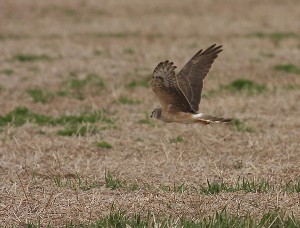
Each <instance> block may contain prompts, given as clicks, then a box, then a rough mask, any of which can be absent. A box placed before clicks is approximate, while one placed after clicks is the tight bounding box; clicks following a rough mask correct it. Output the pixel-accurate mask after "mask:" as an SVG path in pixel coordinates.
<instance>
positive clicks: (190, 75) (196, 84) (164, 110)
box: [151, 44, 232, 124]
mask: <svg viewBox="0 0 300 228" xmlns="http://www.w3.org/2000/svg"><path fill="white" fill-rule="evenodd" d="M221 51H222V45H220V46H216V44H214V45H212V46H210V47H209V48H207V49H206V50H204V51H202V49H201V50H200V51H198V52H197V53H196V54H195V55H194V56H193V57H192V58H191V59H190V61H188V62H187V63H186V64H185V66H184V67H183V68H182V69H181V71H179V73H178V74H177V75H175V71H174V70H175V68H176V66H174V65H173V62H170V61H168V60H166V61H164V62H161V63H159V64H158V65H157V67H156V68H155V69H154V72H153V75H152V81H151V86H152V90H153V92H154V93H155V94H156V96H157V97H158V99H159V101H160V103H161V105H162V107H159V108H156V109H154V110H153V112H152V114H151V117H153V118H157V119H159V120H161V121H163V122H166V123H171V122H176V123H185V124H186V123H201V124H211V123H221V122H223V123H229V122H230V121H231V120H232V119H230V118H222V117H214V116H210V115H205V114H202V113H199V112H198V111H199V104H200V100H201V93H202V88H203V80H204V79H205V77H206V75H207V73H208V71H209V69H210V67H211V65H212V64H213V62H214V60H215V59H216V58H217V57H218V54H219V53H220V52H221Z"/></svg>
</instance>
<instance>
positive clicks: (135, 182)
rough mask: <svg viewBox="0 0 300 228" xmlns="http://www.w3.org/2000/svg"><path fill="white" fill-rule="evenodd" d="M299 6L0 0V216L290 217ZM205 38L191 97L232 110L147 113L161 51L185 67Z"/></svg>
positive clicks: (294, 201) (297, 127) (299, 87)
mask: <svg viewBox="0 0 300 228" xmlns="http://www.w3.org/2000/svg"><path fill="white" fill-rule="evenodd" d="M299 12H300V3H299V1H297V0H289V1H277V0H274V1H267V0H263V1H261V0H259V1H258V0H251V1H250V0H243V1H233V0H226V1H218V0H210V1H208V0H207V1H206V0H203V1H192V0H190V1H166V0H165V1H162V0H159V1H158V0H154V1H138V0H126V1H96V0H90V1H73V0H72V1H71V0H69V1H66V0H65V1H60V0H55V1H53V0H51V1H50V0H47V1H46V0H44V1H23V0H15V1H8V0H7V1H6V0H4V1H1V2H0V223H1V225H12V224H14V225H16V226H19V225H26V224H51V225H53V226H64V225H66V224H70V223H72V224H79V223H81V224H86V225H87V224H90V223H93V222H95V221H97V220H99V219H101V218H103V217H105V216H107V215H108V214H110V213H111V208H112V205H114V206H113V207H114V208H116V210H122V211H124V212H125V214H126V215H128V216H129V217H130V216H131V215H133V214H135V213H139V214H140V215H141V216H142V217H144V216H146V215H147V213H148V212H150V213H151V214H152V215H155V216H156V218H157V219H158V218H160V217H169V216H171V217H172V218H178V217H181V216H184V217H186V218H188V219H191V220H201V219H203V218H204V217H207V216H212V215H214V214H215V213H216V212H221V211H222V210H223V209H224V208H226V211H227V213H228V214H229V215H237V216H245V215H247V214H250V215H251V216H252V217H253V218H254V219H255V220H259V219H261V217H262V216H263V215H264V213H266V212H269V211H276V210H277V211H280V213H281V212H282V213H284V216H289V215H292V214H293V215H294V216H296V218H299V216H300V208H299V206H300V198H299V192H300V176H299V173H300V165H299V164H300V156H299V155H300V140H299V139H300V117H299V113H300V105H299V104H300V103H299V100H300V33H299V31H300V23H299V19H300V15H299ZM214 43H217V44H222V45H223V50H224V51H223V52H222V53H220V54H219V57H218V58H217V60H216V61H215V63H214V65H213V67H212V69H211V71H210V73H209V75H208V77H207V79H206V82H205V89H204V94H203V99H202V103H201V105H200V111H201V112H202V113H205V114H211V115H219V116H225V117H233V118H235V119H236V120H235V121H234V124H232V125H221V124H220V125H211V126H203V125H180V124H164V123H161V122H158V121H156V120H153V119H150V118H149V115H150V113H151V111H152V110H153V109H154V108H155V107H157V106H159V102H158V100H157V98H156V97H155V96H154V94H153V93H152V91H151V88H150V87H149V82H150V79H151V74H152V72H153V69H154V68H155V67H156V65H157V64H158V63H159V62H160V61H164V60H167V59H168V60H170V61H173V62H174V63H175V65H177V66H178V68H179V69H180V68H181V67H182V66H183V65H184V64H185V63H186V62H187V61H188V60H189V59H190V57H191V56H192V55H193V54H194V53H196V52H197V51H198V50H199V49H201V48H206V47H208V46H209V45H211V44H214ZM208 182H209V183H210V184H209V185H208V184H207V183H208ZM243 182H244V185H242V183H243ZM238 184H241V185H242V187H238V186H237V185H238ZM247 186H248V187H247ZM218 189H219V190H218Z"/></svg>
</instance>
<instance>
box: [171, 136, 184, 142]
mask: <svg viewBox="0 0 300 228" xmlns="http://www.w3.org/2000/svg"><path fill="white" fill-rule="evenodd" d="M183 141H184V139H183V138H182V136H177V137H176V138H172V139H170V143H182V142H183Z"/></svg>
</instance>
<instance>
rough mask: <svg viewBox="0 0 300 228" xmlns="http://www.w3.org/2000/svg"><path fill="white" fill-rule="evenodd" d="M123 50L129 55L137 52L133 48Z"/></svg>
mask: <svg viewBox="0 0 300 228" xmlns="http://www.w3.org/2000/svg"><path fill="white" fill-rule="evenodd" d="M123 52H124V53H125V54H128V55H133V54H134V53H135V51H134V49H133V48H125V49H124V50H123Z"/></svg>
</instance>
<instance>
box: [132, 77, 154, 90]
mask: <svg viewBox="0 0 300 228" xmlns="http://www.w3.org/2000/svg"><path fill="white" fill-rule="evenodd" d="M150 80H151V77H144V78H142V79H139V80H136V79H133V80H131V81H130V82H129V83H128V84H127V87H128V88H131V89H134V88H136V87H144V88H147V87H149V83H150Z"/></svg>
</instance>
